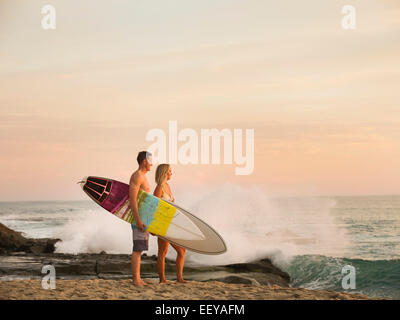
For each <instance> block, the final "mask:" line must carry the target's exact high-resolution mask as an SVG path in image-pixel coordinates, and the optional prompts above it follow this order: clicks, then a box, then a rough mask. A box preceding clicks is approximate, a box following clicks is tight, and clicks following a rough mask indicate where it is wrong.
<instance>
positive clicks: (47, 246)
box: [0, 223, 60, 254]
mask: <svg viewBox="0 0 400 320" xmlns="http://www.w3.org/2000/svg"><path fill="white" fill-rule="evenodd" d="M58 241H60V240H59V239H48V238H44V239H29V238H25V237H24V236H23V235H22V234H21V233H20V232H16V231H14V230H11V229H10V228H7V227H6V226H5V225H4V224H2V223H0V254H9V253H12V252H26V253H34V254H41V253H52V252H54V250H55V246H54V245H55V243H56V242H58Z"/></svg>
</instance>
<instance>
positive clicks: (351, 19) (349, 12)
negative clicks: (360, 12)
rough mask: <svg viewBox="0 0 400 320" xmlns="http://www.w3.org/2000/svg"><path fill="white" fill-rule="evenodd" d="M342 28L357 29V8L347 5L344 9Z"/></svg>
mask: <svg viewBox="0 0 400 320" xmlns="http://www.w3.org/2000/svg"><path fill="white" fill-rule="evenodd" d="M342 14H344V15H345V16H344V17H343V18H342V28H343V29H345V30H354V29H355V28H356V8H355V7H354V6H350V5H346V6H343V8H342Z"/></svg>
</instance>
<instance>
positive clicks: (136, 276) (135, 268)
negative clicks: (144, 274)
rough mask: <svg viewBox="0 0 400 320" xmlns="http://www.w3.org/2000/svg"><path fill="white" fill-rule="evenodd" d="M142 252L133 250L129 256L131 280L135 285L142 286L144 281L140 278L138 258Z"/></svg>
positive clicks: (144, 283)
mask: <svg viewBox="0 0 400 320" xmlns="http://www.w3.org/2000/svg"><path fill="white" fill-rule="evenodd" d="M141 256H142V252H141V251H133V252H132V257H131V264H132V282H133V284H134V285H135V286H144V285H146V282H144V281H143V280H142V279H141V278H140V260H141Z"/></svg>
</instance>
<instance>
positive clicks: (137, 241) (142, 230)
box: [129, 151, 186, 286]
mask: <svg viewBox="0 0 400 320" xmlns="http://www.w3.org/2000/svg"><path fill="white" fill-rule="evenodd" d="M137 162H138V164H139V168H138V169H137V170H136V171H135V172H134V173H133V174H132V176H131V180H130V182H129V201H130V206H131V209H132V213H133V216H134V219H135V222H136V224H132V236H133V250H132V259H131V262H132V278H133V284H134V285H137V286H143V285H145V284H146V283H145V282H144V281H143V280H142V279H141V278H140V260H141V259H140V258H141V255H142V251H144V250H148V247H149V233H148V231H146V227H147V226H146V225H145V224H144V223H143V221H142V220H141V219H140V216H139V210H138V202H137V196H138V193H139V190H140V189H142V190H143V191H146V192H150V185H149V182H148V181H147V178H146V173H147V172H149V171H150V168H151V166H152V165H153V164H152V159H151V153H149V152H147V151H141V152H139V154H138V156H137ZM171 175H172V171H171V166H170V165H169V164H160V165H158V167H157V170H156V183H157V187H156V188H155V190H154V193H153V194H154V195H155V196H156V197H158V198H161V199H165V200H168V201H172V202H174V200H175V199H174V197H173V195H172V192H171V188H170V186H169V184H168V182H167V181H168V180H169V179H170V178H171ZM168 246H169V242H168V241H166V240H164V239H161V238H158V258H157V269H158V275H159V277H160V283H166V282H167V280H166V279H165V256H166V254H167V251H168ZM172 246H173V247H174V249H175V250H176V253H177V257H176V275H177V281H178V282H182V283H183V282H186V281H185V280H183V275H182V273H183V264H184V260H185V249H184V248H182V247H179V246H176V245H174V244H172Z"/></svg>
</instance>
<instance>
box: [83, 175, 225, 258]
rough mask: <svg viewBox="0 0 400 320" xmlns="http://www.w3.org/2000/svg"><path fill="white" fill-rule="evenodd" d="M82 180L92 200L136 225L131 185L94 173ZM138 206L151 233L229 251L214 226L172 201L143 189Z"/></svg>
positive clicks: (192, 246)
mask: <svg viewBox="0 0 400 320" xmlns="http://www.w3.org/2000/svg"><path fill="white" fill-rule="evenodd" d="M80 184H81V187H82V189H83V191H84V192H85V193H86V194H87V195H88V196H89V197H90V198H91V199H92V200H93V201H95V202H96V203H97V204H99V205H100V206H101V207H103V208H104V209H106V210H107V211H109V212H111V213H112V214H113V215H115V216H116V217H118V218H120V219H122V220H124V221H126V222H128V223H130V224H131V225H133V228H135V221H134V217H133V213H132V210H131V209H130V204H129V185H127V184H126V183H122V182H119V181H116V180H112V179H107V178H101V177H94V176H90V177H86V178H84V179H83V180H82V181H81V182H80ZM138 209H139V215H140V218H141V219H142V221H143V223H144V224H145V225H146V226H147V231H149V232H150V233H153V234H155V235H158V236H160V237H161V238H164V239H166V240H168V241H170V242H172V243H174V244H177V245H180V246H182V247H185V248H187V249H189V250H192V251H195V252H199V253H204V254H220V253H223V252H225V251H226V245H225V242H224V241H223V239H222V238H221V236H220V235H219V234H218V233H217V232H216V231H215V230H214V229H212V228H211V227H210V226H209V225H208V224H206V223H205V222H204V221H202V220H201V219H199V218H197V217H195V216H194V215H192V214H190V213H189V212H187V211H186V210H184V209H182V208H180V207H179V206H177V205H175V204H174V203H172V202H168V201H165V200H163V199H160V198H157V197H155V196H153V195H152V194H149V193H147V192H145V191H143V190H140V191H139V194H138Z"/></svg>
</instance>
